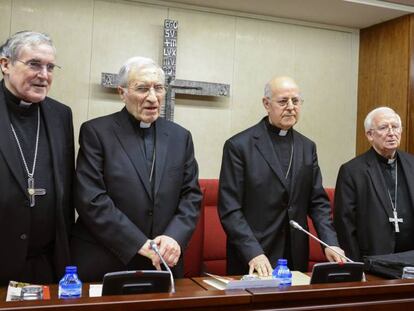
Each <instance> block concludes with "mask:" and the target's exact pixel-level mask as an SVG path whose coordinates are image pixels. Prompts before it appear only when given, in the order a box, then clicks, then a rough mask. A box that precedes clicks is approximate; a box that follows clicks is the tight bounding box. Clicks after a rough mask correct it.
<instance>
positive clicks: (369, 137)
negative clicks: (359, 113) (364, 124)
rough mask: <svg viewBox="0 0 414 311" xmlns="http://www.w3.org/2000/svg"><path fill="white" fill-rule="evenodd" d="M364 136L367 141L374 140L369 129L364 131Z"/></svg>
mask: <svg viewBox="0 0 414 311" xmlns="http://www.w3.org/2000/svg"><path fill="white" fill-rule="evenodd" d="M365 136H366V137H367V139H368V141H369V142H372V141H373V140H374V137H373V136H372V131H371V130H369V131H367V132H365Z"/></svg>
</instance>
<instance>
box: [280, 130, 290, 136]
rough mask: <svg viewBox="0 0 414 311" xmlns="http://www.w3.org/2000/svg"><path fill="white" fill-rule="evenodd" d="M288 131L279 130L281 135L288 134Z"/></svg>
mask: <svg viewBox="0 0 414 311" xmlns="http://www.w3.org/2000/svg"><path fill="white" fill-rule="evenodd" d="M287 133H288V131H287V130H280V131H279V136H286V135H287Z"/></svg>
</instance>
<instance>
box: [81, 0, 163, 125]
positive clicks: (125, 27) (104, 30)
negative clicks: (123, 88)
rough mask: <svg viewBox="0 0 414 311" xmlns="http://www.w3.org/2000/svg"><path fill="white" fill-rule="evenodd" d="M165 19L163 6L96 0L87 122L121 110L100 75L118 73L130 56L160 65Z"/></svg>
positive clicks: (117, 101)
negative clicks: (147, 58) (139, 57)
mask: <svg viewBox="0 0 414 311" xmlns="http://www.w3.org/2000/svg"><path fill="white" fill-rule="evenodd" d="M166 17H167V9H166V8H162V7H156V6H151V5H141V4H138V3H133V2H122V1H120V2H114V1H95V10H94V23H93V39H92V59H91V81H90V84H91V100H90V106H89V112H88V119H92V118H95V117H98V116H103V115H107V114H110V113H113V112H115V111H119V110H120V109H121V108H122V107H123V104H122V103H121V100H120V98H119V96H117V95H116V93H115V92H111V91H108V90H105V89H103V88H102V87H101V86H100V83H101V73H102V72H112V73H117V72H118V70H119V68H120V67H121V65H122V64H123V63H124V62H125V61H126V60H127V59H128V58H130V57H133V56H146V57H150V58H153V59H154V60H155V61H157V62H161V60H162V42H163V41H162V38H163V27H164V26H163V25H164V24H163V23H164V19H165V18H166Z"/></svg>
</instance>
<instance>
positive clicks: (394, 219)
mask: <svg viewBox="0 0 414 311" xmlns="http://www.w3.org/2000/svg"><path fill="white" fill-rule="evenodd" d="M392 213H393V215H394V218H392V217H389V218H388V221H389V222H393V223H394V227H395V232H400V226H398V223H399V222H403V219H402V218H398V214H397V211H396V210H394V211H392Z"/></svg>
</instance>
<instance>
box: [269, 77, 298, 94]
mask: <svg viewBox="0 0 414 311" xmlns="http://www.w3.org/2000/svg"><path fill="white" fill-rule="evenodd" d="M285 89H295V90H297V92H298V93H299V87H298V85H297V84H296V82H295V80H293V79H292V78H291V77H286V76H285V77H283V76H282V77H274V78H272V79H271V80H270V81H269V82H267V83H266V86H265V94H264V96H265V97H268V98H272V97H273V95H274V94H275V93H278V92H280V91H282V90H285Z"/></svg>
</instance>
